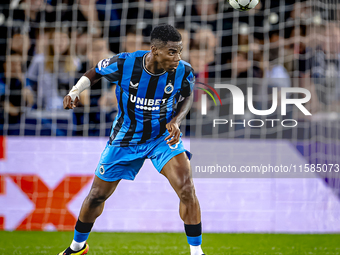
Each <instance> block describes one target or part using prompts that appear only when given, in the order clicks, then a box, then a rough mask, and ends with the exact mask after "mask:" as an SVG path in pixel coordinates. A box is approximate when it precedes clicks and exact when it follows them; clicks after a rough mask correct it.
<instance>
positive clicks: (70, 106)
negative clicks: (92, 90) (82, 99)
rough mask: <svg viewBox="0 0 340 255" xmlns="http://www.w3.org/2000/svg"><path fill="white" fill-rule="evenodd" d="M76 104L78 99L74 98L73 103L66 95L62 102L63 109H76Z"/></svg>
mask: <svg viewBox="0 0 340 255" xmlns="http://www.w3.org/2000/svg"><path fill="white" fill-rule="evenodd" d="M78 102H79V98H78V97H76V99H74V101H73V102H72V98H71V97H70V96H69V95H66V96H65V97H64V101H63V105H64V109H73V108H74V107H77V105H78Z"/></svg>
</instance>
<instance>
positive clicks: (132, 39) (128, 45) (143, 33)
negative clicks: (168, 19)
mask: <svg viewBox="0 0 340 255" xmlns="http://www.w3.org/2000/svg"><path fill="white" fill-rule="evenodd" d="M147 32H148V28H146V29H138V30H137V29H136V26H130V28H129V29H128V30H127V32H126V36H125V37H124V38H123V41H122V44H123V46H122V48H123V51H125V52H135V51H137V50H150V43H149V42H148V41H147V36H148V35H147Z"/></svg>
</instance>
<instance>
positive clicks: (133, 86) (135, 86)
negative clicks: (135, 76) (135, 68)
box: [130, 81, 139, 89]
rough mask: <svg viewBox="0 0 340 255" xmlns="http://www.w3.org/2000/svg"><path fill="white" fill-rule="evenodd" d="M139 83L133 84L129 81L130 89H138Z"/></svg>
mask: <svg viewBox="0 0 340 255" xmlns="http://www.w3.org/2000/svg"><path fill="white" fill-rule="evenodd" d="M138 85H139V83H136V84H133V83H132V81H130V87H131V88H134V89H136V88H137V87H138Z"/></svg>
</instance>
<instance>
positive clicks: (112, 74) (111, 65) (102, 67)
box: [96, 55, 121, 83]
mask: <svg viewBox="0 0 340 255" xmlns="http://www.w3.org/2000/svg"><path fill="white" fill-rule="evenodd" d="M96 73H97V74H100V75H101V76H103V77H104V78H105V79H107V80H108V81H109V82H114V83H116V82H118V81H119V80H120V78H121V71H120V67H119V55H116V56H113V57H112V58H106V59H103V60H100V61H99V62H98V64H97V65H96Z"/></svg>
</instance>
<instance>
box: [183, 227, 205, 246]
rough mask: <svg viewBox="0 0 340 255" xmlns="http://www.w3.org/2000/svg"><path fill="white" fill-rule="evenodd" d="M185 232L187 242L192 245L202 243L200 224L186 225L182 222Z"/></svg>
mask: <svg viewBox="0 0 340 255" xmlns="http://www.w3.org/2000/svg"><path fill="white" fill-rule="evenodd" d="M184 228H185V234H186V235H187V239H188V243H189V244H190V245H192V246H198V245H201V244H202V224H201V223H198V224H197V225H187V224H184Z"/></svg>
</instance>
